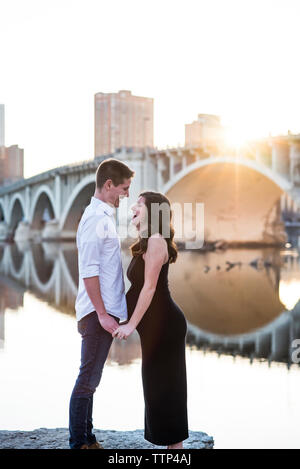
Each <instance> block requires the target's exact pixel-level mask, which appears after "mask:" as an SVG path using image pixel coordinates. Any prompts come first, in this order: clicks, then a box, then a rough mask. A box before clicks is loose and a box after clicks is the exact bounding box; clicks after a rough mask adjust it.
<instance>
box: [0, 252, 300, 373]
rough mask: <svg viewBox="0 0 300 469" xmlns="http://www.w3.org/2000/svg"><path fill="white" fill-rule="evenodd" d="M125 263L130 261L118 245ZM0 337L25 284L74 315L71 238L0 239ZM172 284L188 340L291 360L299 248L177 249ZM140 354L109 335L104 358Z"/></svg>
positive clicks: (134, 344)
mask: <svg viewBox="0 0 300 469" xmlns="http://www.w3.org/2000/svg"><path fill="white" fill-rule="evenodd" d="M122 256H123V268H124V272H125V276H124V277H125V283H126V290H127V289H128V288H129V281H128V279H127V277H126V270H127V267H128V264H129V262H130V260H131V257H130V253H129V251H128V249H123V252H122ZM0 274H1V277H0V293H1V296H0V312H1V321H0V329H1V331H0V339H1V340H2V343H3V341H4V313H5V309H6V308H13V307H14V305H15V307H17V306H21V305H22V302H23V293H24V292H25V291H27V290H28V291H30V292H32V293H34V294H35V296H37V297H38V298H41V299H42V300H44V301H47V303H49V304H50V305H51V306H54V307H55V308H56V309H57V310H59V311H61V312H64V313H67V314H71V315H74V316H75V310H74V303H75V298H76V294H77V285H78V266H77V249H76V245H75V243H39V244H33V243H25V244H16V243H13V244H2V245H0ZM169 281H170V289H171V292H172V295H173V297H174V299H175V300H176V301H177V302H178V304H179V305H180V306H181V307H182V309H183V311H184V313H185V316H186V318H187V320H188V336H187V343H188V345H189V346H191V347H195V348H197V349H205V348H209V349H212V350H217V351H218V352H219V353H226V354H228V353H230V354H233V355H237V354H238V355H242V356H248V357H249V358H250V359H251V360H253V358H259V359H267V360H268V361H279V362H286V363H287V364H288V365H289V364H290V363H291V353H292V352H293V349H291V343H292V340H293V339H296V338H299V337H300V302H299V299H300V288H299V287H300V269H299V253H298V250H297V249H291V250H279V249H275V248H264V249H228V250H226V251H220V252H217V251H214V252H207V253H199V252H196V251H181V252H180V253H179V256H178V261H177V262H176V264H174V265H171V266H170V274H169ZM139 357H140V345H139V339H138V335H137V333H135V334H133V335H132V336H131V337H130V338H129V339H128V340H127V342H126V343H124V342H121V341H114V342H113V345H112V348H111V351H110V355H109V360H111V361H116V362H117V363H119V364H129V363H131V362H132V361H134V360H135V359H137V358H139Z"/></svg>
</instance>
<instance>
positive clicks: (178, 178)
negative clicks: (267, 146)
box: [0, 148, 300, 244]
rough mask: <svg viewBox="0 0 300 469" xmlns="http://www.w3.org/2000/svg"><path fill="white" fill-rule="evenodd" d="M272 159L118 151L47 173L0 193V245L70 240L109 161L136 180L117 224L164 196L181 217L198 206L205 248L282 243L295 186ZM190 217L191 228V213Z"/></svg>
mask: <svg viewBox="0 0 300 469" xmlns="http://www.w3.org/2000/svg"><path fill="white" fill-rule="evenodd" d="M294 153H295V152H294ZM280 155H281V154H278V152H277V153H276V151H273V150H272V159H271V164H269V165H268V164H266V162H265V161H263V159H262V158H261V157H260V156H259V155H257V154H256V156H255V157H253V156H252V157H251V158H249V157H248V158H247V157H245V156H241V157H237V156H236V155H225V156H224V155H223V156H214V155H210V154H207V153H205V152H204V150H203V149H201V148H174V149H166V150H150V149H146V150H144V151H140V152H134V151H130V150H129V149H122V150H121V151H119V152H116V153H115V154H113V155H107V156H103V157H98V158H95V159H94V160H88V161H84V162H81V163H75V164H72V165H66V166H62V167H59V168H54V169H51V170H49V171H46V172H44V173H41V174H38V175H36V176H33V177H31V178H28V179H23V180H20V181H18V182H16V183H14V184H11V185H9V186H2V187H0V238H1V239H2V240H3V239H8V238H13V237H15V239H35V238H37V239H62V240H63V239H74V238H75V235H76V230H77V226H78V222H79V220H80V217H81V215H82V213H83V210H84V208H85V207H86V205H87V204H88V203H89V201H90V197H91V196H92V195H93V193H94V190H95V172H96V169H97V167H98V165H99V163H100V162H101V161H102V160H103V159H104V158H107V157H115V158H118V159H120V160H122V161H124V162H126V163H127V164H128V165H129V166H130V167H131V168H132V169H133V170H134V171H135V173H136V175H135V178H134V179H133V182H132V186H131V191H130V198H129V200H128V201H127V200H126V202H127V204H126V203H125V201H123V202H122V204H121V206H120V208H119V210H118V216H119V220H120V221H125V222H127V221H128V215H130V204H131V203H133V202H134V201H135V200H136V198H137V196H138V194H139V192H140V191H141V190H144V189H151V190H157V191H161V192H163V193H165V194H166V195H167V196H168V197H169V198H170V201H171V202H172V204H177V205H178V204H179V206H181V207H182V210H183V207H184V204H193V206H194V205H195V204H196V203H202V204H204V220H203V221H204V233H205V240H206V241H214V240H217V239H220V238H221V239H224V240H225V241H228V242H258V243H261V242H263V243H267V244H268V243H271V244H273V243H275V244H277V243H282V242H284V240H285V237H286V235H285V230H284V224H283V222H282V219H281V214H282V211H283V210H290V211H292V212H295V211H297V210H298V203H297V201H298V189H297V187H298V186H297V185H296V184H295V181H293V180H292V179H291V177H290V173H288V174H287V172H286V171H283V170H282V165H280V164H279V163H280V161H281V160H280ZM294 160H295V158H294ZM294 160H293V161H294ZM274 161H275V163H276V164H275V163H274ZM299 199H300V196H299ZM191 217H192V218H193V220H192V222H193V223H195V220H194V217H195V213H192V215H191Z"/></svg>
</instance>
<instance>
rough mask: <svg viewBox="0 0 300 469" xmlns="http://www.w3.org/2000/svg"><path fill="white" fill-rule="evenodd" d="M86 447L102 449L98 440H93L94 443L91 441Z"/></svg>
mask: <svg viewBox="0 0 300 469" xmlns="http://www.w3.org/2000/svg"><path fill="white" fill-rule="evenodd" d="M88 449H104V448H103V446H101V445H100V443H99V441H95V443H92V444H91V445H89V446H88Z"/></svg>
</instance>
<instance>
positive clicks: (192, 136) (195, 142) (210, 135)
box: [185, 114, 223, 150]
mask: <svg viewBox="0 0 300 469" xmlns="http://www.w3.org/2000/svg"><path fill="white" fill-rule="evenodd" d="M222 142H223V127H222V125H221V121H220V117H219V116H215V115H213V114H198V119H197V120H196V121H194V122H192V123H191V124H185V146H200V147H201V146H202V147H205V148H206V149H212V150H214V149H216V148H218V147H219V145H221V144H222Z"/></svg>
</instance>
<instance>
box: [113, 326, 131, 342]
mask: <svg viewBox="0 0 300 469" xmlns="http://www.w3.org/2000/svg"><path fill="white" fill-rule="evenodd" d="M134 329H135V328H134V327H133V326H132V324H130V322H129V323H127V324H124V325H123V326H118V328H117V329H116V330H115V331H114V332H113V334H112V336H113V337H117V338H118V339H125V340H126V339H127V337H129V336H130V334H132V332H133V331H134Z"/></svg>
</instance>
